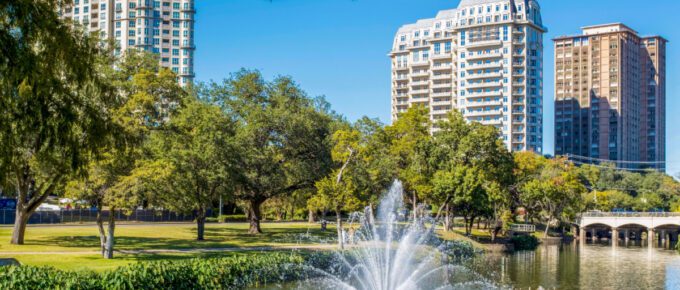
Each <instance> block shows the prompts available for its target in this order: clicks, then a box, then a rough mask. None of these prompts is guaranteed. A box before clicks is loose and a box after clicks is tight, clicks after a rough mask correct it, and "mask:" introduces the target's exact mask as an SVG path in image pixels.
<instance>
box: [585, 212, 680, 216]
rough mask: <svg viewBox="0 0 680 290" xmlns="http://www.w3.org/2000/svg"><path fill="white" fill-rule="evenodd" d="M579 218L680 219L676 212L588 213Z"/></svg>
mask: <svg viewBox="0 0 680 290" xmlns="http://www.w3.org/2000/svg"><path fill="white" fill-rule="evenodd" d="M581 217H680V213H677V212H599V211H589V212H584V213H582V214H581Z"/></svg>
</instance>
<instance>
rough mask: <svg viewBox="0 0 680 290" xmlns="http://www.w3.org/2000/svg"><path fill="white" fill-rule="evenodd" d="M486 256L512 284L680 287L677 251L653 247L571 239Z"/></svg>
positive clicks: (574, 286)
mask: <svg viewBox="0 0 680 290" xmlns="http://www.w3.org/2000/svg"><path fill="white" fill-rule="evenodd" d="M489 258H490V259H491V260H492V261H491V262H492V263H491V264H492V265H496V267H498V269H496V270H497V271H498V273H500V277H499V279H500V280H502V281H503V283H504V284H506V285H512V287H514V288H518V289H521V288H523V289H529V288H531V289H536V288H537V287H539V286H542V287H544V288H547V289H553V288H557V289H664V288H665V289H680V256H679V255H678V254H677V253H675V252H673V251H669V250H663V249H658V248H654V249H650V248H647V247H640V246H628V247H626V246H625V245H620V246H618V247H612V246H611V245H605V244H587V245H584V246H579V244H578V243H572V244H562V245H546V246H542V247H539V249H537V250H536V251H524V252H517V253H514V254H511V255H505V256H491V257H489Z"/></svg>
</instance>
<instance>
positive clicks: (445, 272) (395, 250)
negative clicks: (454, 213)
mask: <svg viewBox="0 0 680 290" xmlns="http://www.w3.org/2000/svg"><path fill="white" fill-rule="evenodd" d="M403 208H404V202H403V188H402V185H401V183H400V182H399V181H396V182H395V183H394V184H393V185H392V187H391V188H390V190H389V192H388V193H387V194H386V195H385V197H384V198H383V199H382V200H381V202H380V204H379V206H378V211H377V213H376V214H375V215H374V214H373V212H372V210H371V208H370V207H369V208H366V210H365V211H364V212H363V213H355V214H353V215H352V216H351V217H350V221H349V222H348V226H347V228H348V229H350V230H348V231H347V233H346V234H345V235H344V236H345V237H346V240H347V244H348V249H347V250H345V251H337V252H335V255H334V258H335V259H334V261H333V262H332V263H330V264H331V265H330V267H329V268H326V269H317V268H312V267H309V269H306V270H307V271H309V272H310V273H312V274H314V276H316V277H317V278H314V279H312V280H308V281H299V282H296V283H293V284H290V285H288V286H286V287H292V288H293V289H352V290H353V289H357V290H359V289H361V290H419V289H442V290H444V289H461V288H462V289H495V288H497V287H496V286H495V284H493V283H491V282H489V281H487V280H486V279H485V278H484V277H482V276H481V275H480V274H478V273H477V272H475V271H472V270H470V269H468V268H467V267H465V266H463V265H461V264H460V263H457V262H456V260H457V259H459V258H461V257H459V256H460V253H461V248H460V247H458V246H459V245H457V244H455V243H451V242H443V241H441V240H440V239H439V238H437V235H436V233H435V232H434V229H433V227H432V226H431V223H432V222H433V221H432V220H431V218H420V219H417V220H415V221H409V222H401V223H400V222H398V221H397V217H398V214H397V213H398V212H399V210H401V209H403ZM428 225H429V226H428Z"/></svg>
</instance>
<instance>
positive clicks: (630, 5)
mask: <svg viewBox="0 0 680 290" xmlns="http://www.w3.org/2000/svg"><path fill="white" fill-rule="evenodd" d="M538 1H539V4H540V5H541V11H542V15H543V24H544V25H545V26H546V27H547V28H548V30H549V31H548V33H547V34H546V35H545V36H544V46H545V49H544V55H545V57H544V112H543V114H544V117H543V119H544V126H543V127H544V128H543V130H544V138H543V139H544V143H543V148H544V149H543V150H544V153H547V154H552V153H553V152H554V136H553V135H554V125H553V124H554V101H553V97H554V73H553V71H554V70H553V68H554V53H553V44H552V39H553V38H554V37H556V36H562V35H573V34H578V33H580V27H582V26H588V25H594V24H604V23H613V22H622V23H625V24H626V25H628V26H630V27H631V28H633V29H635V30H637V31H638V32H640V34H642V35H661V36H663V37H665V38H666V39H668V40H669V41H670V43H669V44H668V47H667V49H668V50H667V55H666V61H667V63H666V65H667V72H666V73H667V76H666V79H667V87H666V91H667V95H666V100H667V108H666V111H667V112H666V115H667V119H666V126H667V133H666V143H667V144H666V150H667V157H666V159H667V160H666V161H667V169H668V172H669V173H670V174H673V175H676V174H678V173H680V79H678V72H679V70H680V66H679V65H678V61H680V59H679V58H678V56H680V55H679V53H680V25H678V23H679V22H678V18H680V16H678V11H680V1H678V0H645V1H640V0H568V1H567V0H538ZM458 3H459V0H198V1H196V10H197V14H196V26H195V33H196V35H195V37H196V39H195V41H196V47H197V50H196V54H195V71H196V79H197V80H198V81H206V82H207V81H211V80H214V81H221V80H222V79H225V78H228V77H229V75H230V74H231V73H233V72H235V71H238V70H239V69H241V68H247V69H257V70H259V71H261V72H262V74H263V75H264V76H265V77H266V78H268V79H272V78H274V77H276V76H279V75H287V76H291V77H292V78H293V79H294V80H295V81H296V82H297V83H298V84H299V85H300V86H301V87H302V88H303V89H304V90H305V91H307V93H308V94H309V95H310V96H321V95H323V96H325V97H326V99H327V100H328V101H329V102H330V103H331V104H332V106H333V109H334V110H335V111H337V112H338V113H341V114H343V115H345V116H346V117H347V118H348V119H349V120H356V119H358V118H361V117H362V116H369V117H372V118H379V119H380V120H381V121H382V122H383V123H386V124H389V123H390V74H391V72H390V70H391V67H390V59H389V57H388V56H387V54H388V53H389V51H390V50H391V48H392V42H393V39H394V35H395V33H396V31H397V29H399V27H400V26H401V25H404V24H408V23H413V22H415V21H417V20H418V19H422V18H432V17H434V16H435V15H436V14H437V11H439V10H445V9H453V8H456V7H457V6H458ZM676 41H677V43H678V44H676Z"/></svg>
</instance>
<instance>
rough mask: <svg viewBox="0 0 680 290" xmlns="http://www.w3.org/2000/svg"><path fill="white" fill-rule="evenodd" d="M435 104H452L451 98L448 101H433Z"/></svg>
mask: <svg viewBox="0 0 680 290" xmlns="http://www.w3.org/2000/svg"><path fill="white" fill-rule="evenodd" d="M432 105H433V106H450V105H452V102H451V100H448V101H433V102H432Z"/></svg>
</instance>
